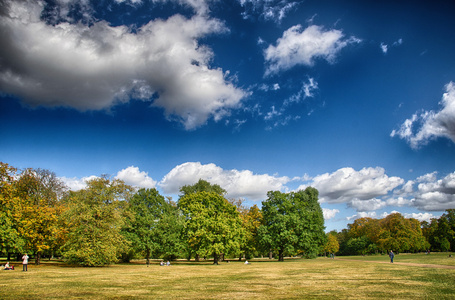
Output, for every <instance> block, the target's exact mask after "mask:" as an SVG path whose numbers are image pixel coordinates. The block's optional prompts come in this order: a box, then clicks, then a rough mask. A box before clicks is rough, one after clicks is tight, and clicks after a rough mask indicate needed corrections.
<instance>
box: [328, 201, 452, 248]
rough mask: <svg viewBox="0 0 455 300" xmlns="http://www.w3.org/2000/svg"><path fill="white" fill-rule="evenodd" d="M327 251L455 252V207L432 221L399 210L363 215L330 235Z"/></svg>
mask: <svg viewBox="0 0 455 300" xmlns="http://www.w3.org/2000/svg"><path fill="white" fill-rule="evenodd" d="M327 239H328V242H327V244H326V245H325V248H324V250H325V251H326V252H329V253H337V254H339V255H359V254H372V253H385V252H387V251H390V250H393V251H394V252H419V251H426V250H431V251H455V209H448V210H446V213H445V214H443V215H442V216H441V217H440V218H434V219H432V220H431V221H430V223H429V222H427V221H422V222H419V221H418V220H417V219H413V218H405V217H403V216H402V215H401V214H399V213H394V214H390V215H388V216H387V217H385V218H383V219H373V218H360V219H357V220H355V221H354V222H353V223H352V224H348V228H347V229H343V230H342V231H341V232H336V231H332V232H329V233H328V234H327Z"/></svg>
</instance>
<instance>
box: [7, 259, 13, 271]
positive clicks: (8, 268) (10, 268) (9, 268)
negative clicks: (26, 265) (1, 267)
mask: <svg viewBox="0 0 455 300" xmlns="http://www.w3.org/2000/svg"><path fill="white" fill-rule="evenodd" d="M5 270H13V268H12V267H10V265H9V261H7V262H6V265H5Z"/></svg>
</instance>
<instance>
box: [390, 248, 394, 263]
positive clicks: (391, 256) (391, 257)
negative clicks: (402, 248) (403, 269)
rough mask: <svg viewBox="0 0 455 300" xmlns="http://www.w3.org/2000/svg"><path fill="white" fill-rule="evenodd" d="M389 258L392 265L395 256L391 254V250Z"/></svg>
mask: <svg viewBox="0 0 455 300" xmlns="http://www.w3.org/2000/svg"><path fill="white" fill-rule="evenodd" d="M389 257H390V262H391V263H393V258H394V257H395V254H394V253H393V251H392V250H390V253H389Z"/></svg>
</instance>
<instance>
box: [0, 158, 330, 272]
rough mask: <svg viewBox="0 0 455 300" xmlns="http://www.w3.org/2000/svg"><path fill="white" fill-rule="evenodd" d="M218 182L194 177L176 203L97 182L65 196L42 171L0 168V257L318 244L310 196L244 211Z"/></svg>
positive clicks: (241, 253) (170, 255)
mask: <svg viewBox="0 0 455 300" xmlns="http://www.w3.org/2000/svg"><path fill="white" fill-rule="evenodd" d="M225 195H226V191H225V190H224V189H223V188H221V187H220V186H219V185H216V184H215V185H212V184H210V183H209V182H207V181H204V180H199V181H198V182H197V183H196V184H194V185H188V186H183V187H181V188H180V195H179V199H178V201H177V202H174V201H173V200H172V199H171V198H167V197H164V196H162V195H160V193H159V192H158V191H157V190H156V189H139V190H137V189H135V188H133V187H132V186H130V185H127V184H125V183H124V182H123V181H121V180H118V179H110V178H109V177H107V176H101V177H98V178H95V179H92V180H90V181H88V182H87V186H86V188H84V189H82V190H79V191H69V190H68V188H67V187H66V186H65V185H64V183H63V182H62V181H61V180H60V179H59V178H58V177H57V176H56V175H55V173H53V172H51V171H49V170H43V169H25V170H22V171H18V170H17V169H16V168H14V167H12V166H10V165H8V164H6V163H0V204H1V206H0V252H1V253H2V254H3V255H7V256H8V260H10V258H11V256H12V255H13V256H14V255H16V256H17V258H19V257H20V255H21V253H29V254H33V255H34V257H35V263H36V264H39V263H40V260H41V258H42V257H62V258H64V259H65V260H66V261H67V262H68V263H70V264H76V265H82V266H103V265H109V264H112V263H115V262H118V261H124V262H128V261H130V260H132V259H144V258H145V259H146V261H147V263H149V262H150V259H152V258H161V259H165V260H172V259H176V258H187V259H191V258H194V259H196V260H200V259H203V258H210V259H213V261H214V263H215V264H217V263H218V262H219V261H220V260H223V259H225V258H239V259H241V258H247V259H248V258H251V257H257V256H276V257H278V259H279V260H280V261H282V260H283V259H284V257H285V256H290V255H303V256H305V257H307V258H313V257H316V256H317V255H318V254H319V253H320V252H321V249H322V247H323V246H324V244H325V243H326V235H325V233H324V229H325V227H324V219H323V214H322V210H321V207H320V205H319V203H318V191H317V190H316V189H314V188H311V187H308V188H306V189H305V190H301V191H297V192H290V193H282V192H279V191H271V192H269V193H268V194H267V197H268V198H267V199H266V200H265V201H263V202H262V209H259V208H258V207H257V206H256V205H253V206H252V207H249V208H247V207H245V206H243V204H242V200H241V199H226V197H225Z"/></svg>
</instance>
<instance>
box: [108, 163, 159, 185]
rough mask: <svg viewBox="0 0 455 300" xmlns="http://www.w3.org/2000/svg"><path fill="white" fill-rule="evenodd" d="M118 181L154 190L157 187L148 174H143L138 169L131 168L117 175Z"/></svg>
mask: <svg viewBox="0 0 455 300" xmlns="http://www.w3.org/2000/svg"><path fill="white" fill-rule="evenodd" d="M115 178H116V179H120V180H122V181H124V182H125V183H126V184H129V185H132V186H135V187H139V188H148V189H152V188H154V187H155V186H156V181H155V180H153V179H152V178H151V177H149V176H148V173H146V172H141V171H140V170H139V168H138V167H135V166H130V167H128V168H126V169H123V170H121V171H119V172H118V173H117V176H115Z"/></svg>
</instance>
